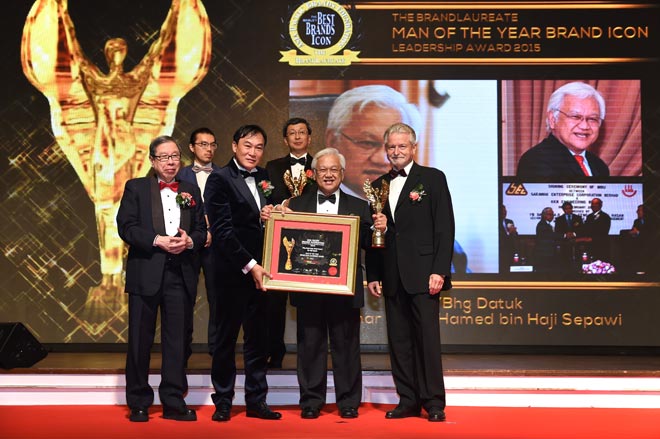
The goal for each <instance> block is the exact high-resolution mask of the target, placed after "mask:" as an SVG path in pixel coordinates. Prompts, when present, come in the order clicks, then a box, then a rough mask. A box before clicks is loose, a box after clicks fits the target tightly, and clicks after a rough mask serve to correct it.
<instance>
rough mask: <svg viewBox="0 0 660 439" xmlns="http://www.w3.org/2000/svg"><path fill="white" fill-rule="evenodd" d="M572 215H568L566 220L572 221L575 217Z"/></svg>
mask: <svg viewBox="0 0 660 439" xmlns="http://www.w3.org/2000/svg"><path fill="white" fill-rule="evenodd" d="M571 216H572V215H566V221H568V223H569V224H570V223H571V220H572V219H573V218H571Z"/></svg>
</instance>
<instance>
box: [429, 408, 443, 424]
mask: <svg viewBox="0 0 660 439" xmlns="http://www.w3.org/2000/svg"><path fill="white" fill-rule="evenodd" d="M444 420H445V412H444V410H442V409H441V408H437V407H432V408H430V409H429V422H442V421H444Z"/></svg>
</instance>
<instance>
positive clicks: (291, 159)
mask: <svg viewBox="0 0 660 439" xmlns="http://www.w3.org/2000/svg"><path fill="white" fill-rule="evenodd" d="M306 163H307V156H306V155H304V156H302V157H300V158H299V159H297V158H295V157H293V156H289V164H290V165H291V166H293V165H295V164H299V165H303V166H305V164H306Z"/></svg>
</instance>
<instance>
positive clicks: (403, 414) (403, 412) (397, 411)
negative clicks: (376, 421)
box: [385, 406, 420, 419]
mask: <svg viewBox="0 0 660 439" xmlns="http://www.w3.org/2000/svg"><path fill="white" fill-rule="evenodd" d="M419 414H420V410H419V409H414V408H409V407H401V406H396V407H395V408H394V410H390V411H389V412H387V413H385V418H386V419H401V418H411V417H414V416H419Z"/></svg>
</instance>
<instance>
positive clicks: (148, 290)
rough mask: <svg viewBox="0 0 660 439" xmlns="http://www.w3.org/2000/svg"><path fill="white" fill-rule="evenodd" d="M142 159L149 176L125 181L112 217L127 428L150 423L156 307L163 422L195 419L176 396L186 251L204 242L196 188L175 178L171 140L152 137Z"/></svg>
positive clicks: (176, 160) (185, 336) (184, 324)
mask: <svg viewBox="0 0 660 439" xmlns="http://www.w3.org/2000/svg"><path fill="white" fill-rule="evenodd" d="M149 157H150V159H151V166H152V167H153V170H154V173H155V176H150V177H142V178H134V179H131V180H128V181H127V182H126V187H125V189H124V195H123V196H122V199H121V202H120V205H119V211H118V213H117V228H118V231H119V236H120V237H121V239H123V240H124V242H126V243H127V244H128V245H129V250H128V259H127V262H126V292H127V293H128V353H127V355H126V403H127V404H128V407H129V408H130V410H131V412H130V415H129V419H130V420H131V421H132V422H146V421H148V420H149V413H148V409H149V407H150V406H151V405H152V404H153V401H154V391H153V389H152V388H151V386H150V385H149V382H148V378H149V355H150V351H151V347H152V345H153V341H154V335H155V332H156V318H157V316H158V309H159V308H160V314H161V346H162V352H163V354H162V355H163V362H162V367H161V382H160V385H159V386H158V394H159V396H160V401H161V403H162V404H163V418H165V419H173V420H177V421H194V420H196V419H197V415H196V414H195V411H194V410H192V409H189V408H188V407H187V405H186V402H185V401H184V399H183V396H184V395H185V393H186V392H187V391H188V382H187V380H186V373H185V364H186V360H187V358H188V357H187V354H188V353H189V352H190V337H189V330H190V327H191V321H192V315H193V305H194V303H195V295H196V293H197V279H198V276H197V274H198V273H197V272H196V271H195V268H194V264H193V253H194V252H196V251H199V249H201V248H202V247H203V246H204V242H205V241H206V222H205V221H204V212H203V207H202V197H201V194H200V191H199V189H198V188H197V186H195V185H193V184H191V183H188V182H185V181H177V180H176V179H175V176H176V174H177V173H178V172H179V167H180V166H181V150H180V149H179V146H178V145H177V143H176V141H175V140H174V139H173V138H172V137H170V136H160V137H157V138H156V139H154V140H153V141H152V142H151V144H150V145H149Z"/></svg>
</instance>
